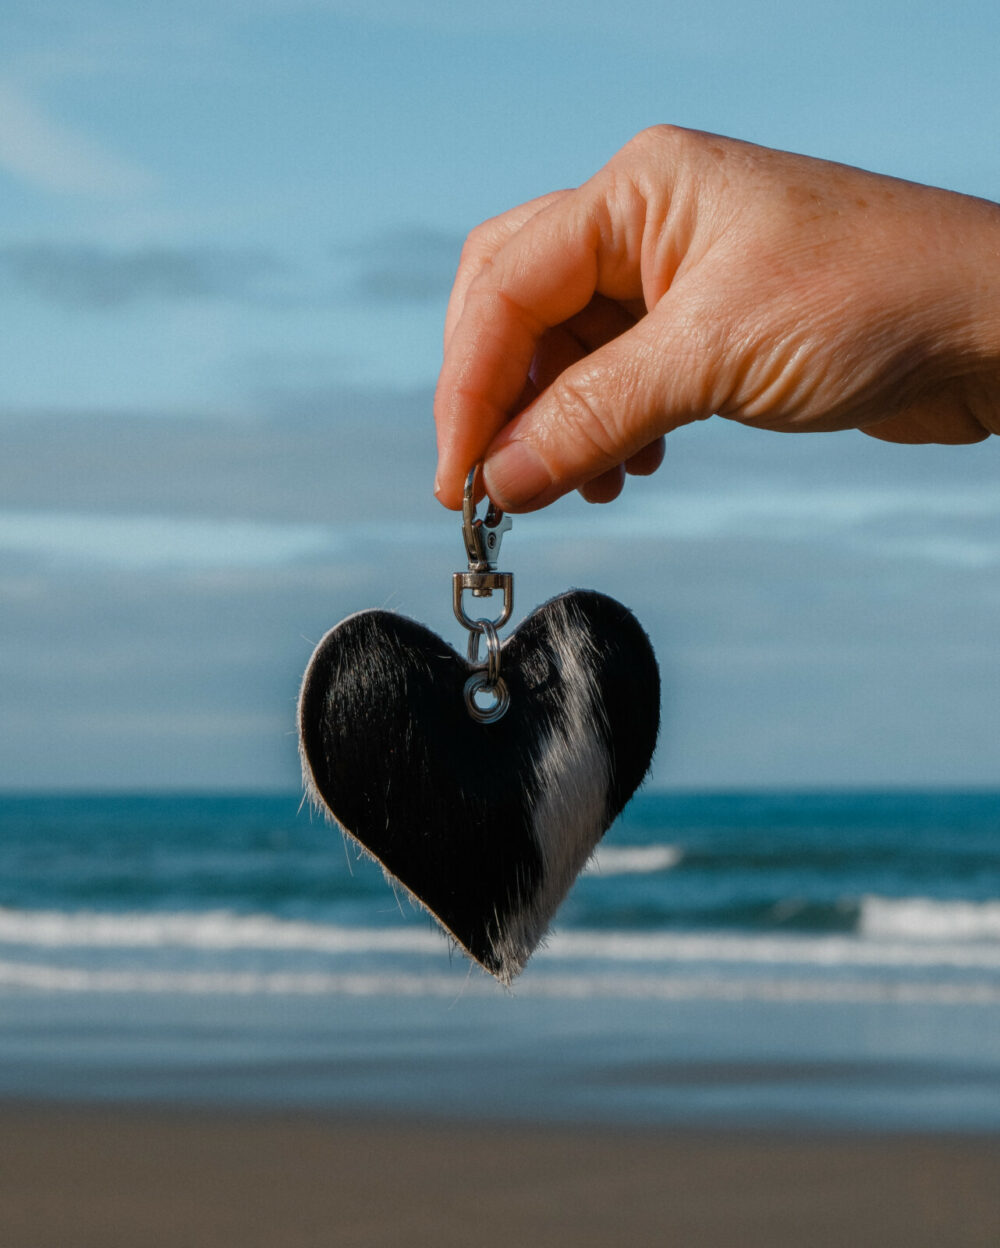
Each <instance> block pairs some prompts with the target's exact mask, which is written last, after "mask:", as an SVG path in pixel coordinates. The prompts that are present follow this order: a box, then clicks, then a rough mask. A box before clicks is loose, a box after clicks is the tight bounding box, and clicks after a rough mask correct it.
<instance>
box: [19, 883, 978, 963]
mask: <svg viewBox="0 0 1000 1248" xmlns="http://www.w3.org/2000/svg"><path fill="white" fill-rule="evenodd" d="M868 900H869V902H871V901H873V900H875V899H868ZM948 904H949V905H950V904H955V905H958V904H959V903H948ZM963 904H964V903H963ZM994 904H1000V903H982V906H983V907H986V910H985V913H987V914H989V913H992V912H991V911H990V910H989V909H988V907H990V906H993V905H994ZM974 931H975V935H976V937H977V939H965V940H963V939H959V934H958V930H957V927H956V925H954V924H953V925H952V926H951V927H949V928H948V929H947V933H946V935H944V936H939V937H937V938H932V937H931V936H929V935H927V934H926V933H925V935H924V937H923V938H921V939H919V940H918V939H910V938H907V939H903V938H901V937H896V938H892V937H890V936H888V935H886V936H885V937H882V936H879V938H877V939H876V938H872V937H871V934H870V933H869V934H867V937H868V938H866V937H859V936H855V935H803V934H793V933H789V934H782V935H764V934H754V933H731V932H704V933H700V932H678V931H664V930H662V929H661V930H656V931H645V932H636V931H628V930H609V931H599V930H594V929H575V930H574V929H567V930H562V931H556V932H555V933H553V934H552V935H551V936H550V937H549V938H548V940H547V941H546V944H545V945H544V948H543V952H542V953H540V954H539V955H537V956H538V957H544V958H545V959H546V961H547V963H548V964H550V965H551V964H552V963H554V962H556V961H564V962H580V961H589V962H593V963H595V964H599V963H601V962H611V963H615V964H623V963H637V964H644V965H649V964H653V963H662V964H664V965H666V966H667V967H669V966H670V965H672V964H679V963H683V964H698V963H725V964H729V965H743V966H812V967H816V968H820V969H836V968H837V967H849V966H859V967H875V968H877V967H900V968H905V967H912V968H921V967H942V968H953V969H980V970H1000V942H997V941H992V940H989V939H985V938H984V931H983V925H982V924H980V926H979V927H976V928H975V929H974ZM2 946H7V947H21V948H35V949H49V950H57V951H62V952H65V953H69V954H71V953H72V952H73V951H74V950H77V949H78V950H87V949H109V950H120V951H127V950H136V951H142V950H156V949H179V950H185V949H187V950H198V951H202V952H208V953H212V952H214V953H219V954H225V953H226V952H231V951H240V950H244V951H260V952H262V953H279V954H280V953H289V954H294V953H312V954H324V955H328V956H332V957H336V956H347V955H357V954H377V955H394V956H399V955H402V956H408V955H414V954H421V955H427V954H431V955H440V953H441V952H442V949H443V948H444V947H446V942H445V939H444V937H443V936H442V935H441V933H439V932H438V931H437V930H435V929H434V928H432V927H430V926H427V925H425V924H423V923H419V922H414V923H408V924H406V925H405V926H399V927H348V926H342V925H337V924H332V923H319V922H310V921H307V920H304V919H281V918H277V917H275V916H273V915H266V914H250V915H240V914H233V913H231V912H229V911H224V910H218V911H200V912H194V913H186V912H173V913H163V914H150V913H124V914H117V913H101V912H91V911H81V912H77V913H64V912H62V911H54V910H38V911H32V910H12V909H0V947H2Z"/></svg>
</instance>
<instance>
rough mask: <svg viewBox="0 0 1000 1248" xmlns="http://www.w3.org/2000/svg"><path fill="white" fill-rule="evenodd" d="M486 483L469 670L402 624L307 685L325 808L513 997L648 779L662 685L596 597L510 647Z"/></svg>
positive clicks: (458, 598)
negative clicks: (493, 610)
mask: <svg viewBox="0 0 1000 1248" xmlns="http://www.w3.org/2000/svg"><path fill="white" fill-rule="evenodd" d="M475 483H476V472H475V470H473V472H471V473H470V474H469V477H468V480H467V482H466V488H465V504H464V509H463V536H464V540H465V548H466V554H467V556H468V563H469V568H468V571H467V572H456V573H455V575H454V578H453V589H452V597H453V605H454V611H455V615H456V617H457V618H458V620H459V622H460V623H461V624H462V625H463V627H464V628H466V629H468V631H469V646H468V657H467V658H466V659H463V658H462V657H460V656H459V655H458V654H456V653H455V651H454V650H452V649H451V647H450V646H448V645H447V644H446V643H445V642H444V641H442V640H441V638H439V637H437V636H436V635H435V634H434V633H432V632H430V630H429V629H427V628H425V627H424V626H423V625H421V624H417V623H414V621H412V620H409V619H406V618H405V617H403V616H400V615H396V614H394V613H393V612H389V611H379V610H371V611H360V612H358V613H357V614H356V615H351V616H348V618H347V619H345V620H343V621H342V622H341V623H340V624H338V625H337V626H336V627H335V628H333V629H331V630H330V632H328V633H327V635H326V636H325V637H324V638H323V640H322V641H321V642H320V643H319V645H318V646H317V648H316V650H315V653H314V654H313V656H312V659H311V660H310V662H309V666H308V668H307V669H306V674H305V677H304V679H303V682H302V692H301V695H300V698H299V746H300V753H301V756H302V773H303V778H304V782H305V786H306V790H307V793H308V795H309V797H310V798H311V800H312V801H313V803H314V804H315V805H316V806H317V807H318V808H320V809H321V810H323V811H324V812H325V813H326V814H327V815H329V816H330V817H331V818H332V819H333V820H334V821H335V822H336V823H338V824H339V825H340V827H341V828H342V829H343V830H344V831H345V832H347V833H348V834H349V835H350V836H351V837H353V838H354V839H355V840H356V841H357V842H358V843H359V844H360V845H361V847H362V848H363V849H364V850H365V851H366V852H367V853H368V854H370V855H371V856H372V857H374V858H376V859H377V860H378V861H379V862H380V863H381V864H382V867H383V868H384V870H385V872H386V874H387V876H389V877H391V878H393V879H395V880H398V881H399V883H400V884H402V885H403V886H404V888H405V889H406V890H407V891H408V892H409V893H410V894H412V896H413V897H414V898H415V899H416V900H417V901H418V902H419V903H420V904H421V905H422V906H424V907H425V908H426V909H427V910H429V911H430V913H431V914H432V915H433V916H434V918H436V919H437V921H438V922H439V923H440V924H441V926H442V927H443V928H444V929H445V930H446V931H447V932H448V933H449V935H451V936H452V937H453V938H454V940H455V941H457V942H458V944H459V945H461V946H462V948H463V949H465V951H466V952H467V953H468V954H469V955H470V956H471V957H473V958H474V959H475V960H476V961H477V962H479V963H480V964H481V965H482V966H483V967H485V968H486V970H488V971H489V972H490V973H491V974H493V975H495V976H496V978H497V979H499V980H500V981H501V982H503V983H505V984H509V983H510V981H511V979H512V978H513V977H514V976H515V975H516V974H518V972H519V971H521V970H522V969H523V967H524V964H525V963H526V962H527V960H528V958H529V957H530V955H531V953H532V951H533V950H534V948H535V947H536V945H537V944H538V942H539V941H540V940H541V939H542V937H543V936H544V935H545V932H546V930H547V928H548V925H549V921H550V920H551V918H552V916H553V914H554V913H555V911H556V908H557V907H558V906H559V904H560V902H561V901H562V900H563V898H564V897H565V895H566V893H567V892H568V891H569V888H570V886H571V885H572V883H573V881H574V880H575V878H576V876H577V875H578V874H579V872H580V871H581V870H582V868H583V867H584V865H585V864H586V862H587V859H588V858H589V857H590V856H591V854H592V853H593V851H594V849H595V847H596V846H597V843H598V842H599V841H600V839H601V837H602V836H603V835H604V833H605V832H606V831H607V829H608V828H609V827H610V825H611V823H612V822H613V821H614V819H615V818H616V817H617V816H618V814H619V813H620V811H621V810H622V808H623V807H624V805H625V803H626V802H627V801H628V800H629V798H630V797H631V796H632V794H633V793H634V792H635V790H636V788H637V787H638V786H639V784H640V782H641V781H642V778H643V776H644V775H645V774H646V771H647V769H648V767H649V763H650V760H651V758H652V754H653V748H654V746H655V744H656V735H657V731H658V729H659V718H660V678H659V671H658V669H657V666H656V658H655V656H654V654H653V649H652V647H651V645H650V643H649V640H648V638H647V637H646V634H645V633H644V632H643V630H642V628H641V627H640V625H639V623H638V621H637V620H636V619H635V617H634V616H633V615H632V613H631V612H630V611H628V610H627V609H626V608H625V607H623V606H622V605H621V603H619V602H616V601H615V600H614V599H613V598H607V597H605V596H604V595H603V594H598V593H593V592H590V591H584V590H572V591H571V592H569V593H565V594H561V595H560V596H559V597H558V598H553V599H552V600H551V601H549V602H547V603H545V604H544V605H543V606H541V607H539V608H538V609H537V610H536V611H534V612H532V614H531V615H529V616H528V617H527V619H526V620H524V621H523V622H522V623H521V625H520V626H519V627H518V628H517V629H516V630H515V631H514V632H513V633H512V634H511V636H510V637H508V638H507V639H506V640H505V641H504V642H503V643H502V644H501V642H500V640H499V637H498V630H499V629H501V628H502V627H503V626H504V625H505V624H506V623H507V622H508V620H509V619H510V616H511V612H512V610H513V576H512V574H511V573H509V572H498V571H497V558H498V555H499V552H500V543H501V539H502V537H503V534H504V533H505V532H506V531H507V530H508V529H509V528H510V524H511V522H510V517H509V516H504V515H503V513H502V512H500V511H499V510H498V509H497V508H496V507H494V506H493V504H492V503H490V504H489V506H488V508H487V511H486V514H485V517H484V518H483V519H477V518H476V503H475ZM494 593H498V594H500V595H502V602H503V605H502V608H501V610H500V612H499V614H495V616H494V618H492V619H488V618H476V619H473V618H470V616H469V615H468V614H467V611H466V594H471V596H472V597H473V598H490V597H492V595H493V594H494ZM481 643H485V651H486V653H485V655H483V656H481V655H480V652H479V647H480V644H481Z"/></svg>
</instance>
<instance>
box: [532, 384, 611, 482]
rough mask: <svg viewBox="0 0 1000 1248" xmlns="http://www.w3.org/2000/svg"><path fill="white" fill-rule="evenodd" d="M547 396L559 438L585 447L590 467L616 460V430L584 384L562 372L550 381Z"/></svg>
mask: <svg viewBox="0 0 1000 1248" xmlns="http://www.w3.org/2000/svg"><path fill="white" fill-rule="evenodd" d="M550 397H551V401H552V404H553V407H554V410H555V412H556V416H557V422H558V435H557V436H558V439H559V440H560V441H568V442H570V443H571V444H572V445H573V446H574V447H575V448H576V449H577V450H578V451H580V450H582V451H584V453H585V454H586V455H587V458H588V459H589V460H590V462H591V465H592V466H593V467H597V468H609V467H612V466H613V465H615V464H617V463H618V462H619V460H620V459H621V456H620V455H619V454H618V450H617V446H618V431H617V429H616V428H615V427H614V424H613V422H612V421H610V420H609V419H608V417H607V415H606V414H605V412H604V408H603V405H602V404H601V403H598V402H595V400H594V397H593V394H592V392H591V390H590V388H589V387H588V386H587V385H585V384H581V383H580V382H579V381H576V380H573V379H571V378H567V377H566V376H565V375H563V376H560V377H558V378H556V380H555V381H554V382H553V383H552V386H551V388H550Z"/></svg>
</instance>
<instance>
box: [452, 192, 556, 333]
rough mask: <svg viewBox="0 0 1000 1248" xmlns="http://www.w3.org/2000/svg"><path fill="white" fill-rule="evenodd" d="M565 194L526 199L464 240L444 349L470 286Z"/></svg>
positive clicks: (551, 193)
mask: <svg viewBox="0 0 1000 1248" xmlns="http://www.w3.org/2000/svg"><path fill="white" fill-rule="evenodd" d="M567 194H569V192H568V191H550V192H549V194H547V195H539V196H538V198H537V199H529V200H528V201H527V202H526V203H523V204H519V205H518V207H516V208H510V209H508V211H507V212H503V213H501V214H500V216H498V217H491V218H490V220H489V221H484V222H483V223H482V225H477V226H476V228H475V229H474V230H472V232H471V233H470V234H469V237H468V238H467V239H466V240H465V246H464V247H463V248H462V255H461V258H460V259H459V262H458V271H457V272H456V274H455V280H454V282H453V283H452V287H451V295H450V296H449V298H448V311H447V312H446V313H445V318H444V345H445V348H446V349H447V346H448V343H449V341H450V340H451V335H452V332H453V330H454V328H455V325H456V324H457V322H458V320H459V317H460V316H461V314H462V309H463V308H464V306H465V294H466V291H467V290H468V289H469V286H470V284H471V283H472V282H473V281H474V280H475V278H477V277H478V276H479V274H480V272H481V271H482V270H483V268H484V267H485V266H486V265H487V264H489V263H490V262H491V261H492V259H493V257H494V255H495V254H496V253H497V252H498V251H499V250H500V248H501V247H502V246H503V245H504V243H506V242H507V240H508V239H509V238H512V237H513V236H514V235H515V234H516V233H517V232H518V230H520V229H521V227H522V226H523V225H525V224H526V223H527V222H528V221H530V220H531V218H532V217H533V216H535V215H536V214H537V213H539V212H541V211H542V209H543V208H547V207H548V206H549V204H551V203H554V202H555V200H557V199H560V198H561V197H562V196H564V195H567Z"/></svg>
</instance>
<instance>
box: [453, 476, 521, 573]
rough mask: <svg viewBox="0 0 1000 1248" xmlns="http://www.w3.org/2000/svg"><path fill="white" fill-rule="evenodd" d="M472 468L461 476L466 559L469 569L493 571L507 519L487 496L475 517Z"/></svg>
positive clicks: (474, 478) (508, 525)
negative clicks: (483, 509) (483, 512)
mask: <svg viewBox="0 0 1000 1248" xmlns="http://www.w3.org/2000/svg"><path fill="white" fill-rule="evenodd" d="M476 472H477V469H476V468H473V469H472V470H471V471H470V472H469V475H468V476H467V477H466V478H465V493H464V494H463V496H462V536H463V538H464V539H465V553H466V555H467V556H468V559H469V571H470V572H495V571H496V569H497V560H498V559H499V558H500V543H501V542H502V541H503V535H504V534H505V533H507V532H509V530H510V528H511V519H510V516H505V515H504V514H503V512H502V511H501V510H500V508H499V507H498V506H497V505H496V503H494V502H493V500H492V499H487V503H488V506H487V508H486V515H485V516H483V517H482V518H481V519H477V518H476V492H475V491H476ZM473 593H475V590H473ZM483 596H488V595H483Z"/></svg>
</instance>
